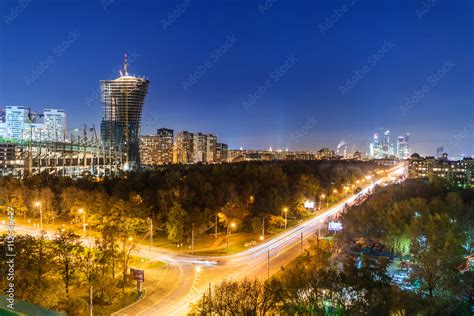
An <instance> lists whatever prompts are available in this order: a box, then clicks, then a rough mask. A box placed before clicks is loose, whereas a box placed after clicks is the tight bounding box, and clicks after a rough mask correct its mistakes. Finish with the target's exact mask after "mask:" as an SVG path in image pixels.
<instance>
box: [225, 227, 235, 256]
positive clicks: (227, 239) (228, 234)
mask: <svg viewBox="0 0 474 316" xmlns="http://www.w3.org/2000/svg"><path fill="white" fill-rule="evenodd" d="M231 227H232V228H235V223H230V225H227V238H226V241H227V254H229V238H230V228H231Z"/></svg>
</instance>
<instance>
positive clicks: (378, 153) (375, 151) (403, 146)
mask: <svg viewBox="0 0 474 316" xmlns="http://www.w3.org/2000/svg"><path fill="white" fill-rule="evenodd" d="M409 137H410V134H409V133H405V135H403V136H399V137H398V139H397V144H396V146H395V145H394V144H393V143H392V140H391V136H390V131H389V130H387V131H385V132H384V134H383V138H381V137H380V136H379V134H378V133H375V134H374V140H373V141H372V142H371V143H370V150H369V155H370V158H372V159H386V158H398V159H407V158H408V157H409V156H410V148H409V146H408V141H409Z"/></svg>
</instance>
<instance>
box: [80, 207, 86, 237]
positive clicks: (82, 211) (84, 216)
mask: <svg viewBox="0 0 474 316" xmlns="http://www.w3.org/2000/svg"><path fill="white" fill-rule="evenodd" d="M78 212H79V214H82V227H83V235H84V238H86V225H87V224H86V211H84V209H83V208H80V209H79V210H78Z"/></svg>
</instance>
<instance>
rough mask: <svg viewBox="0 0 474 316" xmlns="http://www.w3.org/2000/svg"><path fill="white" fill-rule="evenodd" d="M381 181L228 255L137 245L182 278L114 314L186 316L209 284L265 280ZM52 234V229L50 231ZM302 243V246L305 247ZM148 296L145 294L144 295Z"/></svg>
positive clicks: (140, 252)
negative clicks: (159, 294)
mask: <svg viewBox="0 0 474 316" xmlns="http://www.w3.org/2000/svg"><path fill="white" fill-rule="evenodd" d="M402 172H403V167H402V166H397V167H394V168H392V171H391V175H393V174H400V173H402ZM383 181H385V180H383V179H381V180H378V181H376V182H374V183H372V184H370V185H369V186H367V187H365V188H364V189H362V191H361V192H359V193H357V194H355V195H353V196H351V197H349V198H347V199H345V200H344V201H342V202H340V203H339V204H337V205H335V206H333V207H331V208H329V209H328V210H324V211H322V212H320V214H318V215H316V216H315V217H313V218H311V219H309V220H307V221H305V222H303V223H301V224H299V225H298V226H295V227H294V228H291V229H289V230H287V231H286V232H283V233H281V234H279V235H278V236H275V237H274V238H271V239H269V240H267V241H265V242H262V243H260V244H259V245H257V246H255V247H253V248H250V249H247V250H245V251H242V252H240V253H237V254H234V255H228V256H219V257H210V256H205V257H204V256H192V255H183V254H177V253H175V252H172V251H167V250H163V249H159V248H151V249H150V247H146V246H138V247H137V254H138V255H140V256H143V257H147V258H150V259H151V260H159V261H164V262H166V263H168V264H170V265H171V266H172V267H173V268H175V269H177V270H178V275H179V278H178V279H177V280H176V285H175V287H174V288H172V289H169V292H168V293H167V295H166V296H165V297H164V298H162V299H161V300H160V301H157V302H150V300H146V299H143V300H142V301H139V302H137V303H135V304H132V305H131V306H129V307H127V308H125V309H123V310H121V311H119V312H117V313H116V314H114V315H143V316H145V315H186V314H187V312H189V309H190V304H191V303H193V302H196V301H197V300H198V299H199V298H200V297H201V296H202V293H204V292H205V291H207V290H208V289H209V285H210V284H211V286H212V285H213V284H216V283H218V282H220V281H221V280H223V279H225V278H228V279H233V280H241V279H243V278H245V277H248V278H260V279H266V278H267V275H273V274H275V273H276V272H278V271H279V270H280V269H281V267H282V266H284V265H286V264H288V263H289V262H291V261H292V260H294V259H295V258H296V257H297V256H298V255H300V254H301V251H302V248H304V247H307V246H308V243H309V242H308V240H309V239H310V237H313V238H314V237H315V235H317V234H318V230H319V229H320V227H322V226H323V223H324V222H325V220H326V219H328V218H329V217H331V216H333V215H336V214H337V213H339V212H341V211H342V210H343V209H344V207H345V205H346V204H347V205H348V204H351V203H352V202H354V201H355V200H356V199H357V198H359V197H362V196H363V195H365V194H368V193H369V192H370V190H371V189H373V187H374V186H375V185H376V184H379V183H381V182H383ZM16 230H17V231H23V232H25V233H30V234H37V233H38V231H37V230H35V229H33V228H29V227H23V226H21V227H18V226H17V227H16ZM48 233H49V232H48ZM302 243H303V247H302ZM145 298H146V295H145Z"/></svg>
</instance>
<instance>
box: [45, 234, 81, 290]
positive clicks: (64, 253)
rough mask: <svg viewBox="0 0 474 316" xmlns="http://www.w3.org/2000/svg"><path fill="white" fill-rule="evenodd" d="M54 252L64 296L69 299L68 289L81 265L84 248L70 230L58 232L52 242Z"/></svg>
mask: <svg viewBox="0 0 474 316" xmlns="http://www.w3.org/2000/svg"><path fill="white" fill-rule="evenodd" d="M53 245H54V247H55V250H56V255H57V262H58V265H59V271H60V274H61V277H62V279H63V282H64V287H65V290H66V295H67V296H68V297H69V287H70V286H71V284H72V282H73V281H74V279H75V277H76V274H77V270H78V269H79V268H80V267H81V264H82V257H81V255H82V252H83V251H84V248H83V246H82V244H81V240H80V237H79V236H78V235H76V234H75V233H74V231H72V230H60V229H58V232H57V233H56V236H55V237H54V240H53Z"/></svg>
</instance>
